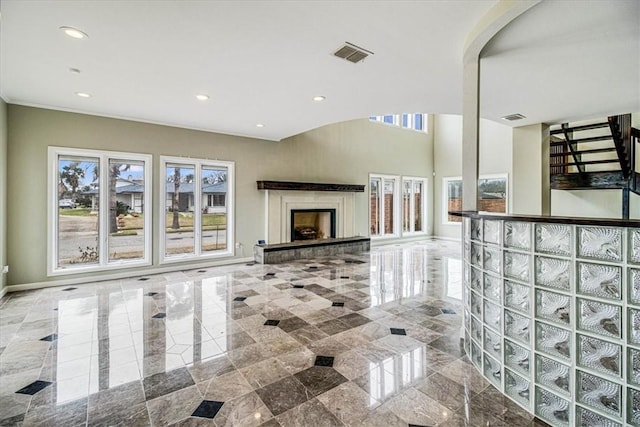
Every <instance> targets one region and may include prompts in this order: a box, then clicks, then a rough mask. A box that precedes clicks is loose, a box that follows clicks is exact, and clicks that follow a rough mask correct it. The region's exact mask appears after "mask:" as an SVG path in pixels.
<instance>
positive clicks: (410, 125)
mask: <svg viewBox="0 0 640 427" xmlns="http://www.w3.org/2000/svg"><path fill="white" fill-rule="evenodd" d="M416 114H421V115H422V129H416V128H415V126H416V124H415V115H416ZM405 115H406V116H407V126H404V125H403V124H402V119H403V116H405ZM385 116H392V117H393V122H392V123H387V122H385V121H384V118H385ZM428 117H429V115H428V114H426V113H401V114H383V115H381V116H370V117H369V120H370V121H372V122H374V123H380V124H383V125H386V126H395V127H399V128H402V129H407V130H412V131H415V132H422V133H429V127H428V126H427V123H428V121H427V118H428Z"/></svg>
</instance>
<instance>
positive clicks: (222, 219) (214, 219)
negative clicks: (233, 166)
mask: <svg viewBox="0 0 640 427" xmlns="http://www.w3.org/2000/svg"><path fill="white" fill-rule="evenodd" d="M58 212H59V215H61V216H92V215H97V213H95V212H94V213H91V209H88V208H77V209H58ZM179 222H180V228H179V229H178V230H173V229H172V228H171V224H173V213H171V212H168V213H167V214H166V225H167V230H168V231H169V232H180V231H193V213H192V212H180V214H179ZM143 227H144V214H138V216H135V217H134V216H132V215H127V216H125V217H124V227H120V228H119V230H142V228H143ZM226 227H227V215H226V214H219V213H211V214H202V229H203V230H224V229H226Z"/></svg>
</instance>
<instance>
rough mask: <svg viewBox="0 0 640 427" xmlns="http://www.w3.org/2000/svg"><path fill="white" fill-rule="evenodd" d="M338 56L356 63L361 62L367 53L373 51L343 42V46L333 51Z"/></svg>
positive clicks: (371, 53) (369, 53)
mask: <svg viewBox="0 0 640 427" xmlns="http://www.w3.org/2000/svg"><path fill="white" fill-rule="evenodd" d="M333 54H334V55H335V56H337V57H338V58H342V59H346V60H347V61H349V62H353V63H354V64H357V63H358V62H361V61H363V60H364V58H366V57H367V56H369V55H373V52H371V51H369V50H367V49H363V48H361V47H359V46H356V45H354V44H352V43H349V42H344V46H341V47H340V48H338V50H336V51H335V52H334V53H333Z"/></svg>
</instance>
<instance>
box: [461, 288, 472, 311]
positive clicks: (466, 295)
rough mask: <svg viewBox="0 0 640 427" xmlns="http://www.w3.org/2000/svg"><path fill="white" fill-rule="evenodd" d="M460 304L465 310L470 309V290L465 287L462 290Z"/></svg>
mask: <svg viewBox="0 0 640 427" xmlns="http://www.w3.org/2000/svg"><path fill="white" fill-rule="evenodd" d="M462 302H463V303H464V308H466V309H467V310H468V309H469V308H470V307H471V290H470V289H469V288H468V287H466V286H464V287H463V288H462Z"/></svg>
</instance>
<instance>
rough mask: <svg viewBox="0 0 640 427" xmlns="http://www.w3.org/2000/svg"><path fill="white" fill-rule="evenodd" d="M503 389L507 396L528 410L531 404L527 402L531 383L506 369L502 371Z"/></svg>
mask: <svg viewBox="0 0 640 427" xmlns="http://www.w3.org/2000/svg"><path fill="white" fill-rule="evenodd" d="M504 389H505V392H506V393H507V395H509V396H511V397H512V398H513V399H514V400H515V401H517V402H520V403H521V404H522V405H523V406H526V407H527V408H528V407H529V405H530V404H531V402H530V400H529V398H530V389H531V383H530V382H529V380H526V379H524V378H522V377H521V376H520V375H517V374H515V373H514V372H511V371H510V370H508V369H505V370H504Z"/></svg>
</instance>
